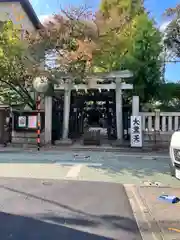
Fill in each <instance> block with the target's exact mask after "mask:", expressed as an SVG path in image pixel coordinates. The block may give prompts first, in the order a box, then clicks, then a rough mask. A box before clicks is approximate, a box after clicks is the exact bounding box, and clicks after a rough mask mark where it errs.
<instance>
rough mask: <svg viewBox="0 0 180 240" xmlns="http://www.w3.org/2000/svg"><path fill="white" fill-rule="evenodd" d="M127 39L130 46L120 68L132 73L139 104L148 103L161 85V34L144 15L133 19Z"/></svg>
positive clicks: (145, 14) (157, 92) (156, 94)
mask: <svg viewBox="0 0 180 240" xmlns="http://www.w3.org/2000/svg"><path fill="white" fill-rule="evenodd" d="M129 39H130V41H132V45H131V47H130V48H129V49H128V53H127V55H126V57H125V58H124V63H122V66H123V67H124V68H128V69H130V70H132V71H133V73H134V79H133V81H132V83H133V84H134V94H136V95H139V96H140V99H141V102H148V101H149V100H152V99H154V98H157V97H158V94H159V89H160V86H161V84H162V83H163V79H162V59H161V58H160V53H161V51H162V46H161V34H160V32H159V31H158V30H157V29H156V27H155V25H154V21H153V20H151V19H149V17H148V15H147V13H144V14H141V15H139V16H136V17H135V18H134V21H133V23H132V27H131V36H129Z"/></svg>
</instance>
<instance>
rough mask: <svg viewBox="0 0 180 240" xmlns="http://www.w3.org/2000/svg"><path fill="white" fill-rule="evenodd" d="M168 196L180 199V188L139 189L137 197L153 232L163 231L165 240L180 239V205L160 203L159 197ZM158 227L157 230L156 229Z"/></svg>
mask: <svg viewBox="0 0 180 240" xmlns="http://www.w3.org/2000/svg"><path fill="white" fill-rule="evenodd" d="M162 194H168V195H173V196H177V197H180V188H158V187H140V188H137V196H138V198H139V200H140V201H141V206H143V211H144V212H145V213H146V217H147V219H148V221H149V223H150V224H151V226H152V229H153V228H154V229H153V230H152V231H154V232H155V231H156V229H158V228H159V229H160V230H161V234H162V236H163V237H164V238H162V239H165V240H179V239H180V214H179V209H180V203H177V204H171V203H166V202H163V201H160V200H159V199H158V197H159V196H160V195H162ZM155 227H156V228H155Z"/></svg>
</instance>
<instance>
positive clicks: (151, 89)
mask: <svg viewBox="0 0 180 240" xmlns="http://www.w3.org/2000/svg"><path fill="white" fill-rule="evenodd" d="M132 6H133V7H132ZM101 11H102V12H103V14H104V15H105V18H106V20H105V21H104V24H105V25H106V34H104V36H103V37H102V38H100V43H99V49H98V50H96V51H95V52H94V58H93V64H94V69H100V70H101V71H112V70H121V69H129V70H132V71H133V73H134V78H133V79H132V80H131V82H132V83H133V84H134V92H133V94H137V95H139V96H140V99H141V102H147V101H149V100H151V99H152V98H155V97H157V96H158V92H159V90H158V89H159V86H160V84H161V83H162V78H161V69H162V62H161V59H160V53H161V51H162V48H161V44H160V43H161V34H160V32H159V31H158V30H157V28H156V27H155V23H154V21H153V20H152V19H150V18H149V16H148V14H147V13H146V12H145V10H144V7H143V3H142V1H138V0H137V1H132V0H129V1H126V0H103V1H102V4H101ZM109 22H110V24H109V29H108V28H107V23H109ZM102 25H103V24H102ZM113 26H114V27H113Z"/></svg>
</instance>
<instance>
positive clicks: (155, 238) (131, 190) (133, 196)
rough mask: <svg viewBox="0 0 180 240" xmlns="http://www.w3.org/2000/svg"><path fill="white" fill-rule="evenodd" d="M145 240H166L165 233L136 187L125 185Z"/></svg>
mask: <svg viewBox="0 0 180 240" xmlns="http://www.w3.org/2000/svg"><path fill="white" fill-rule="evenodd" d="M124 187H125V189H126V193H127V196H128V198H129V202H130V205H131V207H132V210H133V214H134V216H135V219H136V222H137V225H138V228H139V231H140V234H141V236H142V239H143V240H165V238H164V234H163V231H162V229H161V227H160V226H159V224H158V222H157V221H156V220H155V219H154V218H153V216H152V214H151V212H150V210H149V208H148V206H146V204H145V203H144V201H143V199H142V197H141V195H140V194H139V191H138V187H137V186H135V185H126V184H125V185H124Z"/></svg>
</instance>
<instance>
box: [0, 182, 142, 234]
mask: <svg viewBox="0 0 180 240" xmlns="http://www.w3.org/2000/svg"><path fill="white" fill-rule="evenodd" d="M0 188H2V189H6V190H9V191H12V192H15V193H18V194H22V195H24V196H25V197H26V198H33V199H36V200H40V201H43V202H47V203H50V204H53V205H55V206H58V207H60V208H63V209H65V210H68V211H70V212H71V214H72V215H75V216H76V217H74V218H73V217H71V218H69V217H59V216H52V215H43V216H41V217H40V219H42V220H48V221H53V222H54V223H56V224H66V225H76V226H78V225H79V226H91V227H93V226H94V227H97V226H100V225H101V226H102V225H104V226H107V227H110V228H111V229H122V230H124V231H127V232H132V233H137V232H138V228H137V224H136V221H135V220H134V219H131V218H128V217H120V216H114V215H113V216H112V215H95V214H90V213H87V212H84V211H82V210H79V209H75V208H72V207H71V206H68V205H65V204H62V203H59V202H56V201H53V200H49V199H45V198H42V197H40V196H36V195H34V194H31V193H26V192H23V191H20V190H18V189H14V188H10V187H7V186H4V185H0Z"/></svg>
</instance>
